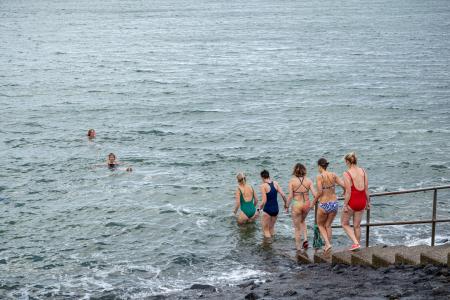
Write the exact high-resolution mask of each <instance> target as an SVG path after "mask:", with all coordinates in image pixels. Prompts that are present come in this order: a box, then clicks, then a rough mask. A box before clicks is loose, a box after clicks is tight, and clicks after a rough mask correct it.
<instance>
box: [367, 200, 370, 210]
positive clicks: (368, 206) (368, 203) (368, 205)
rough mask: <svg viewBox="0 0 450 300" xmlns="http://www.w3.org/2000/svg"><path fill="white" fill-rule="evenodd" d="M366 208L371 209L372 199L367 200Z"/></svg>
mask: <svg viewBox="0 0 450 300" xmlns="http://www.w3.org/2000/svg"><path fill="white" fill-rule="evenodd" d="M366 209H367V210H370V201H367V204H366Z"/></svg>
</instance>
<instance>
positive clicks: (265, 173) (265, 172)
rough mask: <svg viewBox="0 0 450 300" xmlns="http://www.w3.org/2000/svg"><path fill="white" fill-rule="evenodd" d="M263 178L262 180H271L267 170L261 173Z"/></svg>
mask: <svg viewBox="0 0 450 300" xmlns="http://www.w3.org/2000/svg"><path fill="white" fill-rule="evenodd" d="M261 178H262V179H269V178H270V175H269V171H267V170H262V171H261Z"/></svg>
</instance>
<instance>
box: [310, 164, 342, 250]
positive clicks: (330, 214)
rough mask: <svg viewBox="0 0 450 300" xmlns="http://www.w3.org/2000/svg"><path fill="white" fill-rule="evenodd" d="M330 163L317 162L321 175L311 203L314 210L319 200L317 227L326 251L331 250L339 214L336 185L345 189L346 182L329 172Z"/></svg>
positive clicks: (318, 177)
mask: <svg viewBox="0 0 450 300" xmlns="http://www.w3.org/2000/svg"><path fill="white" fill-rule="evenodd" d="M328 164H329V163H328V161H327V160H326V159H325V158H321V159H319V161H318V162H317V165H318V168H319V175H318V176H317V191H318V194H317V197H316V198H315V199H314V201H313V202H312V203H311V207H312V208H313V207H314V205H315V204H316V202H317V199H319V209H318V211H317V225H318V226H319V231H320V234H321V235H322V237H323V240H324V241H325V246H324V248H323V250H324V251H328V250H330V249H331V224H332V223H333V220H334V218H335V217H336V214H337V212H338V207H339V206H338V202H337V197H336V191H335V187H336V184H338V185H340V186H341V187H342V188H344V181H343V180H342V179H341V178H340V177H339V176H337V175H336V174H335V173H333V172H328V171H327V167H328Z"/></svg>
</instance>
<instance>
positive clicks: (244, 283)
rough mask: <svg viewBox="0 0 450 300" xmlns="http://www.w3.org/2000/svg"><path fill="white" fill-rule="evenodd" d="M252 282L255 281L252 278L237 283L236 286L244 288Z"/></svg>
mask: <svg viewBox="0 0 450 300" xmlns="http://www.w3.org/2000/svg"><path fill="white" fill-rule="evenodd" d="M254 283H255V281H254V280H249V281H246V282H243V283H241V284H239V285H238V287H240V288H243V289H245V288H246V287H249V286H251V285H253V284H254Z"/></svg>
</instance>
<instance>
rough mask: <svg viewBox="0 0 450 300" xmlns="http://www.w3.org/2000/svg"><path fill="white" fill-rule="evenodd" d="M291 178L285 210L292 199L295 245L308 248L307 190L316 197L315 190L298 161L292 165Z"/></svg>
mask: <svg viewBox="0 0 450 300" xmlns="http://www.w3.org/2000/svg"><path fill="white" fill-rule="evenodd" d="M292 175H293V176H292V178H291V180H290V181H289V196H288V199H287V207H286V212H288V211H289V204H290V203H291V200H292V203H293V205H292V223H294V234H295V245H296V248H297V250H301V248H303V249H307V248H308V234H307V230H306V222H305V220H306V217H307V216H308V212H309V208H310V203H309V192H310V191H311V193H312V194H313V196H314V199H315V198H316V196H317V195H316V190H315V189H314V184H313V182H312V180H311V179H309V178H308V177H306V168H305V166H304V165H302V164H300V163H298V164H296V165H295V166H294V171H293V172H292ZM302 234H303V244H302V246H300V245H301V244H300V243H301V239H302Z"/></svg>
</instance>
